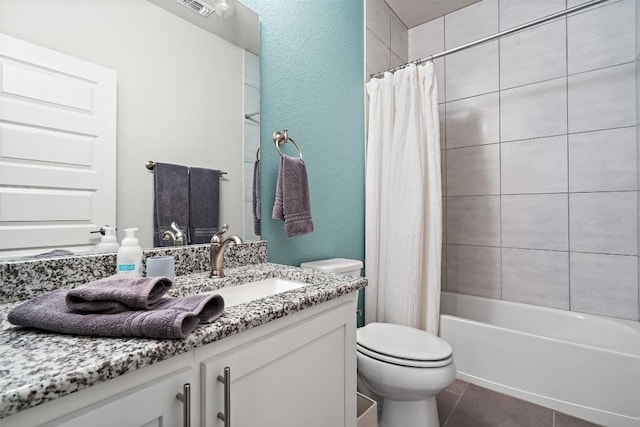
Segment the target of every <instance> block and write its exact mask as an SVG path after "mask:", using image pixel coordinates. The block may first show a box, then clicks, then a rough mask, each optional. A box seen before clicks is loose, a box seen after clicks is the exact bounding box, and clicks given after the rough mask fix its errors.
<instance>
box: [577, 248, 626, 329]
mask: <svg viewBox="0 0 640 427" xmlns="http://www.w3.org/2000/svg"><path fill="white" fill-rule="evenodd" d="M571 309H572V310H574V311H581V312H585V313H593V314H602V315H605V316H614V317H621V318H624V319H630V320H638V258H637V257H635V256H619V255H599V254H583V253H572V254H571Z"/></svg>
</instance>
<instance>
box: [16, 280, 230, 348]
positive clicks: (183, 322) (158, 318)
mask: <svg viewBox="0 0 640 427" xmlns="http://www.w3.org/2000/svg"><path fill="white" fill-rule="evenodd" d="M68 292H69V291H68V290H66V289H59V290H55V291H52V292H48V293H46V294H43V295H40V296H38V297H35V298H33V299H31V300H29V301H27V302H25V303H23V304H21V305H19V306H17V307H15V308H14V309H13V310H11V312H10V313H9V316H8V320H9V322H11V323H13V324H14V325H19V326H27V327H33V328H38V329H44V330H47V331H52V332H59V333H63V334H74V335H88V336H95V337H147V338H186V337H187V335H189V334H190V333H191V332H193V330H194V329H195V328H196V326H198V324H199V323H201V322H202V323H210V322H213V321H214V320H216V319H217V318H219V317H220V316H221V315H222V313H223V311H224V300H223V299H222V296H220V295H215V294H214V295H194V296H190V297H185V298H164V299H162V300H161V302H160V303H159V304H158V305H157V306H156V307H154V308H153V309H151V310H136V311H123V312H120V313H115V314H102V313H85V314H81V313H74V312H72V311H71V309H70V308H69V307H68V306H67V304H66V302H65V299H66V297H67V294H68Z"/></svg>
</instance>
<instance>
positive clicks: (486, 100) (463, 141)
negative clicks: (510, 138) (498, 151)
mask: <svg viewBox="0 0 640 427" xmlns="http://www.w3.org/2000/svg"><path fill="white" fill-rule="evenodd" d="M446 111H447V122H446V126H447V148H455V147H468V146H471V145H480V144H492V143H495V142H499V141H500V96H499V94H498V92H493V93H489V94H486V95H480V96H474V97H471V98H464V99H461V100H459V101H452V102H448V103H447V104H446Z"/></svg>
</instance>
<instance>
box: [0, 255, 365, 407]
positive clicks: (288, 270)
mask: <svg viewBox="0 0 640 427" xmlns="http://www.w3.org/2000/svg"><path fill="white" fill-rule="evenodd" d="M225 274H226V277H225V278H223V279H211V278H209V275H208V273H195V274H189V275H184V276H178V277H176V280H175V282H174V288H173V289H172V290H171V291H170V294H172V295H174V296H181V295H189V294H191V295H193V294H198V293H203V292H208V291H212V290H215V289H219V288H221V287H224V286H235V285H239V284H243V283H247V282H252V281H256V280H261V279H267V278H271V277H282V278H285V279H289V280H294V281H299V282H304V283H308V284H309V285H308V286H303V287H300V288H297V289H294V290H291V291H287V292H283V293H280V294H277V295H273V296H269V297H265V298H261V299H257V300H254V301H250V302H248V303H244V304H240V305H236V306H232V307H229V308H226V309H225V312H224V314H223V315H222V317H220V319H218V320H217V321H215V322H214V323H211V324H208V325H199V326H198V327H197V328H196V330H195V331H194V332H193V333H191V334H190V335H189V336H188V337H187V338H186V339H184V340H180V339H176V340H157V339H148V338H94V337H81V336H72V335H61V334H55V333H49V332H45V331H39V330H36V329H26V328H24V329H23V328H19V327H16V326H14V325H12V324H10V323H9V322H8V321H7V314H8V313H9V311H10V310H11V309H12V308H13V307H15V306H16V305H18V304H19V303H7V304H0V418H4V417H7V416H9V415H12V414H15V413H17V412H20V411H23V410H26V409H28V408H31V407H34V406H37V405H39V404H42V403H45V402H48V401H51V400H54V399H56V398H59V397H62V396H65V395H68V394H70V393H73V392H76V391H78V390H82V389H85V388H87V387H90V386H91V385H94V384H98V383H101V382H103V381H106V380H108V379H111V378H115V377H118V376H119V375H122V374H126V373H128V372H132V371H134V370H136V369H139V368H142V367H144V366H147V365H151V364H153V363H155V362H159V361H161V360H165V359H168V358H170V357H171V356H174V355H177V354H181V353H185V352H187V351H189V350H192V349H194V348H196V347H200V346H203V345H205V344H209V343H212V342H214V341H218V340H221V339H224V338H225V337H228V336H231V335H234V334H237V333H240V332H242V331H245V330H248V329H250V328H253V327H256V326H259V325H262V324H265V323H268V322H270V321H272V320H274V319H277V318H280V317H283V316H287V315H288V314H291V313H294V312H297V311H300V310H303V309H305V308H308V307H312V306H314V305H316V304H319V303H322V302H325V301H328V300H331V299H334V298H337V297H339V296H342V295H345V294H348V293H350V292H353V291H355V290H357V289H360V288H363V287H365V286H366V283H367V282H366V279H356V278H352V277H349V276H343V275H336V274H326V273H321V272H316V271H313V270H308V269H302V268H298V267H289V266H284V265H279V264H271V263H262V264H254V265H246V266H243V267H237V268H229V269H226V270H225ZM354 321H355V319H354Z"/></svg>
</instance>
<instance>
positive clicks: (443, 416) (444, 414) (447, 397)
mask: <svg viewBox="0 0 640 427" xmlns="http://www.w3.org/2000/svg"><path fill="white" fill-rule="evenodd" d="M459 398H460V395H458V394H455V393H449V392H448V391H446V390H445V391H441V392H440V393H438V395H437V396H436V403H437V405H438V419H439V420H440V425H441V426H444V425H445V422H446V421H447V418H449V416H450V415H451V413H452V412H453V410H454V408H455V407H456V402H457V401H458V399H459Z"/></svg>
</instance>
